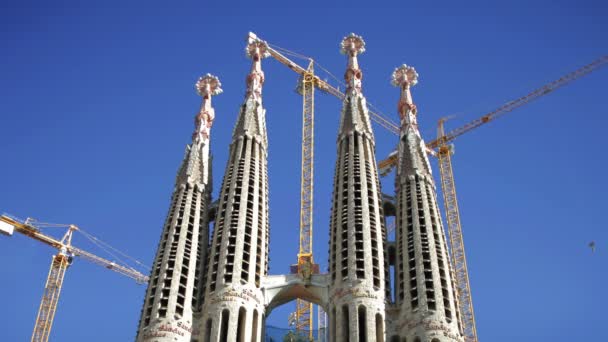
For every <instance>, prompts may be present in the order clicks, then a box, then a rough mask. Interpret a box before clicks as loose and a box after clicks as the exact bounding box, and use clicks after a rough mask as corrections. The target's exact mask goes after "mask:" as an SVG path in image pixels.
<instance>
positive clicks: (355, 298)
mask: <svg viewBox="0 0 608 342" xmlns="http://www.w3.org/2000/svg"><path fill="white" fill-rule="evenodd" d="M364 51H365V43H364V41H363V39H362V38H361V37H359V36H356V35H354V34H351V35H349V36H347V37H346V38H344V39H343V41H342V44H341V52H342V53H343V54H346V55H347V56H348V67H347V70H346V74H345V76H344V77H345V79H346V84H347V89H346V96H345V98H344V102H343V107H342V114H341V119H340V128H339V132H338V139H337V149H338V151H337V160H336V169H335V174H334V192H333V204H332V211H331V221H330V260H329V264H330V274H331V279H330V286H329V305H328V306H329V309H328V313H329V317H330V332H331V335H332V336H331V338H330V340H331V341H336V342H343V341H370V342H371V341H379V342H381V341H384V334H385V332H384V317H385V298H386V293H385V291H386V288H387V286H386V285H387V284H386V282H387V281H388V276H387V273H388V272H387V265H388V264H387V263H386V262H385V256H384V251H385V248H384V243H385V237H386V236H385V235H386V233H385V228H384V213H383V209H382V195H381V191H380V183H379V181H378V172H377V167H376V157H375V142H374V135H373V133H372V128H371V123H370V118H369V113H368V109H367V104H366V100H365V97H363V94H362V93H361V78H362V73H361V69H359V64H358V61H357V55H358V54H360V53H362V52H364Z"/></svg>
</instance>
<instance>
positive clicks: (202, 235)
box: [137, 74, 222, 342]
mask: <svg viewBox="0 0 608 342" xmlns="http://www.w3.org/2000/svg"><path fill="white" fill-rule="evenodd" d="M196 89H197V91H198V93H199V94H200V95H201V96H202V97H203V102H202V105H201V109H200V111H199V113H198V114H197V115H196V118H195V125H196V129H195V131H194V134H193V136H192V143H191V144H190V145H188V146H187V147H186V154H185V156H184V160H183V161H182V164H181V166H180V168H179V171H178V173H177V178H176V180H175V188H174V190H173V195H172V198H171V208H170V209H169V213H168V216H167V219H166V221H165V224H164V228H163V231H162V235H161V237H160V243H159V245H158V249H157V252H156V257H155V258H154V265H153V269H152V274H151V276H150V283H149V284H148V289H147V291H146V296H145V298H144V305H143V309H142V313H141V318H140V323H139V329H138V333H137V341H140V342H143V341H154V342H169V341H171V342H175V341H183V342H189V341H190V340H191V337H192V335H193V329H192V326H193V323H194V322H193V321H194V320H193V312H194V311H195V310H196V309H197V307H198V306H199V305H200V301H201V299H202V298H201V294H202V293H199V291H200V290H201V285H202V284H201V275H202V274H203V271H204V266H205V265H204V262H205V260H206V254H207V245H208V241H209V227H208V222H207V206H208V204H209V202H210V196H211V183H212V182H211V179H210V169H211V165H210V161H209V134H210V129H211V126H212V124H213V120H214V118H215V112H214V110H213V107H211V96H213V95H217V94H219V93H221V92H222V89H221V84H220V82H219V80H218V79H217V78H216V77H214V76H211V75H209V74H207V75H205V76H203V77H201V78H200V79H199V80H198V82H197V83H196ZM194 334H196V332H194Z"/></svg>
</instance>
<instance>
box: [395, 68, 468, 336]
mask: <svg viewBox="0 0 608 342" xmlns="http://www.w3.org/2000/svg"><path fill="white" fill-rule="evenodd" d="M417 81H418V74H417V73H416V70H414V68H412V67H409V66H407V65H402V66H400V67H399V68H397V69H395V71H394V72H393V76H392V84H393V85H394V86H396V87H399V88H400V89H401V96H400V99H399V104H398V111H399V115H400V118H401V131H400V140H399V148H398V164H397V174H396V178H395V191H396V197H397V209H396V211H397V214H396V218H395V219H396V227H397V229H396V250H397V257H396V265H395V277H396V282H395V292H396V293H395V300H396V305H397V306H398V308H399V318H398V324H397V331H395V332H394V334H395V335H393V336H392V337H391V341H393V340H394V341H399V340H401V341H408V342H410V341H412V342H420V341H425V342H427V341H430V342H448V341H450V342H456V341H458V342H462V341H464V338H463V335H462V328H461V322H460V317H459V316H458V315H459V314H458V310H457V308H458V304H457V302H456V296H455V289H454V283H453V281H452V272H451V263H450V259H449V254H448V251H447V248H446V246H447V245H446V239H445V234H444V230H443V226H442V223H441V214H440V212H439V207H438V206H437V194H436V190H435V183H434V181H433V177H432V174H431V166H430V164H429V160H428V158H427V153H426V146H425V144H424V141H423V140H422V137H421V135H420V132H419V131H418V123H417V121H416V116H417V110H416V106H415V105H414V103H413V101H412V95H411V93H410V87H411V86H413V85H415V84H416V83H417ZM391 333H393V332H391ZM399 337H400V339H399Z"/></svg>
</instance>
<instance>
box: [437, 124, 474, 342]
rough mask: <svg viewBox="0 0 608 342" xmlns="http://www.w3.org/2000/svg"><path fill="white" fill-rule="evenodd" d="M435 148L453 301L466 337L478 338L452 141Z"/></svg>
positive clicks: (440, 130) (470, 340) (469, 339)
mask: <svg viewBox="0 0 608 342" xmlns="http://www.w3.org/2000/svg"><path fill="white" fill-rule="evenodd" d="M444 122H445V120H439V128H438V138H439V139H441V138H442V137H443V136H444V127H443V123H444ZM438 149H439V152H438V153H437V159H438V161H439V172H440V174H441V192H442V193H443V205H444V207H445V217H446V221H447V228H448V235H449V239H450V247H451V252H452V253H451V256H452V257H451V260H452V266H453V269H454V275H453V278H454V281H455V283H456V296H457V297H458V298H457V299H458V300H457V302H456V303H457V305H458V306H459V311H460V319H461V320H462V327H463V330H464V338H465V341H466V342H477V327H476V324H475V312H474V311H473V298H472V296H471V285H470V282H469V272H468V268H467V258H466V256H465V250H464V240H463V238H462V226H461V224H460V212H459V207H458V200H457V198H456V184H455V183H454V172H453V170H452V159H451V158H452V151H453V149H452V145H448V144H445V143H443V144H441V145H440V146H439V148H438Z"/></svg>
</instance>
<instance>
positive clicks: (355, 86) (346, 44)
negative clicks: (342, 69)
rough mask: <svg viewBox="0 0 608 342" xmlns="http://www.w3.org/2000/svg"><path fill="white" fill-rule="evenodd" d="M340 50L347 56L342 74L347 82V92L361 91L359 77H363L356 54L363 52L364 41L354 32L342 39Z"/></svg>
mask: <svg viewBox="0 0 608 342" xmlns="http://www.w3.org/2000/svg"><path fill="white" fill-rule="evenodd" d="M340 52H341V53H342V54H345V55H347V56H348V67H347V69H346V73H345V74H344V79H345V80H346V84H347V87H348V88H347V93H353V92H357V93H361V78H362V77H363V75H362V73H361V70H360V69H359V62H358V60H357V55H358V54H361V53H363V52H365V41H364V40H363V38H361V37H360V36H357V35H356V34H354V33H351V34H349V35H348V36H346V37H344V39H342V43H340Z"/></svg>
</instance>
